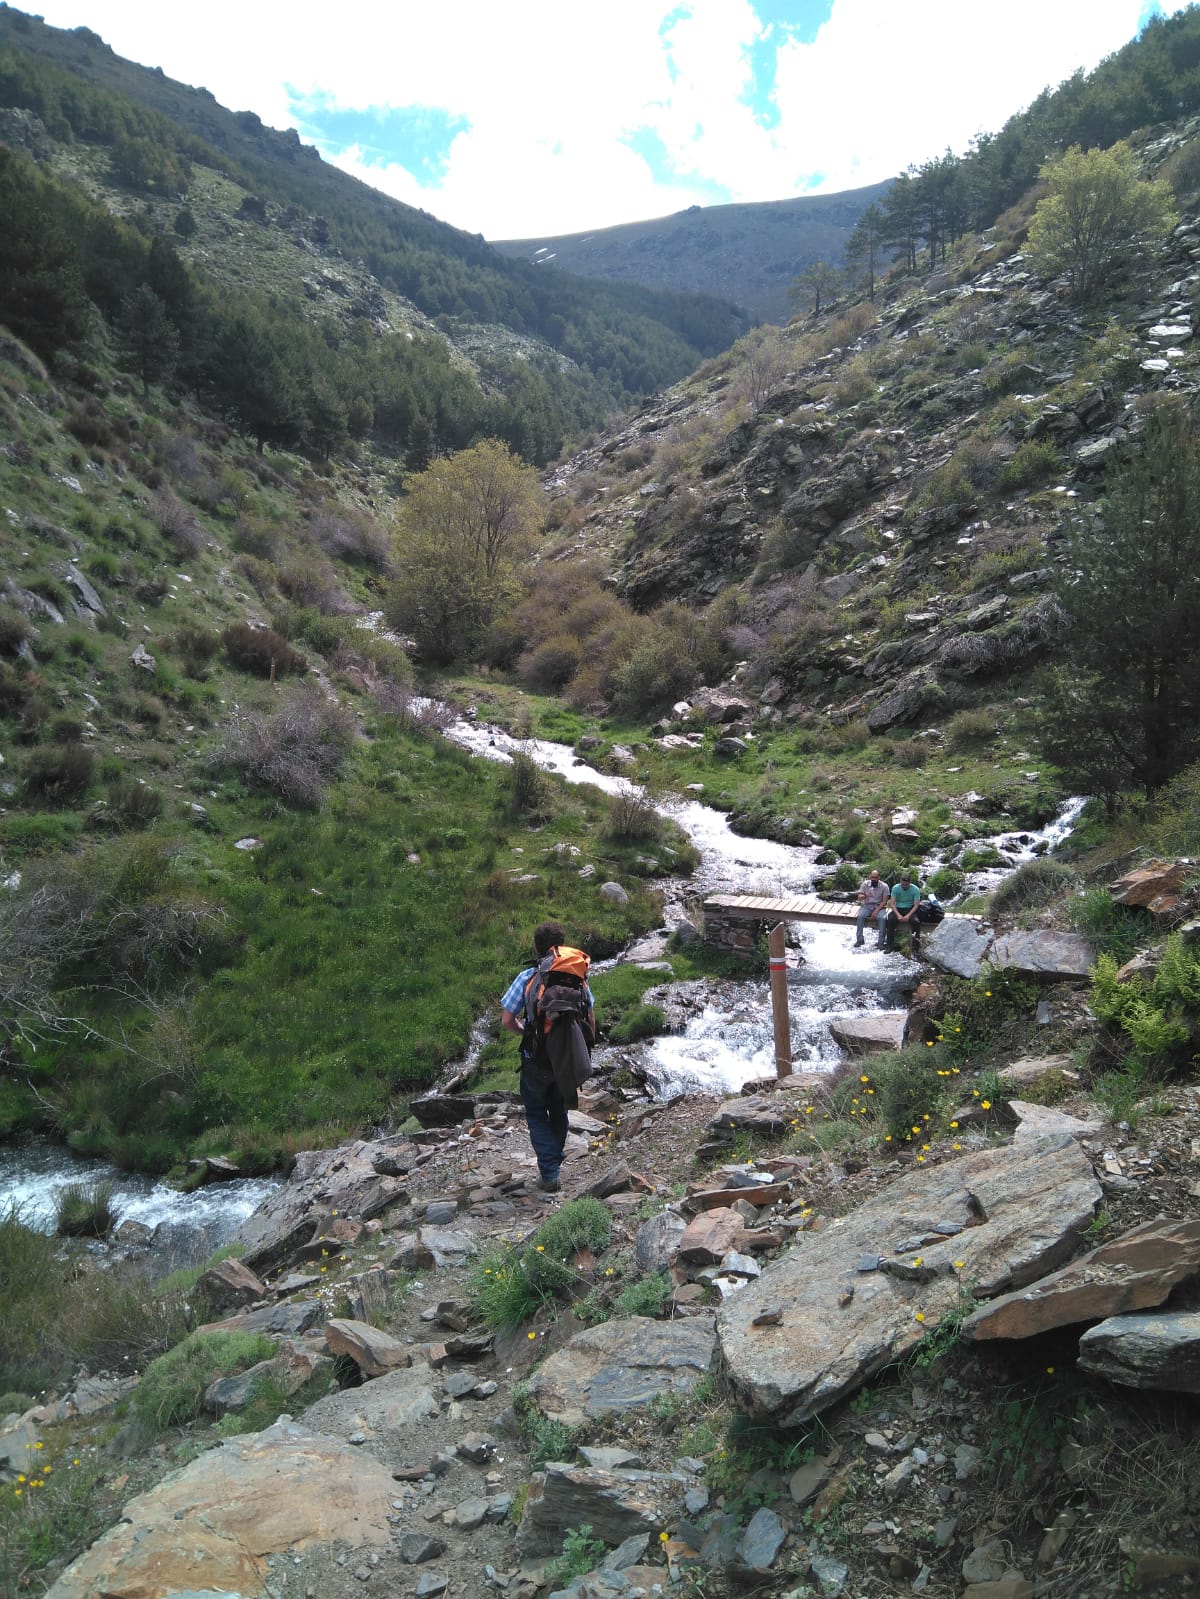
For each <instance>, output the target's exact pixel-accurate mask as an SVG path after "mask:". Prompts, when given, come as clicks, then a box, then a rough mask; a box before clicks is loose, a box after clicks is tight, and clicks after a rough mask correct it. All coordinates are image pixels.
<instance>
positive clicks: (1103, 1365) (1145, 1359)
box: [1079, 1310, 1200, 1394]
mask: <svg viewBox="0 0 1200 1599" xmlns="http://www.w3.org/2000/svg"><path fill="white" fill-rule="evenodd" d="M1079 1364H1080V1367H1081V1368H1082V1370H1084V1371H1092V1372H1095V1373H1096V1375H1097V1376H1098V1377H1107V1378H1108V1380H1109V1381H1110V1382H1117V1383H1120V1384H1122V1386H1123V1387H1126V1388H1155V1389H1165V1390H1166V1391H1167V1392H1169V1393H1176V1394H1200V1310H1163V1311H1159V1312H1158V1313H1157V1314H1152V1315H1146V1316H1113V1317H1110V1319H1109V1320H1108V1321H1102V1322H1100V1324H1099V1325H1098V1326H1096V1327H1089V1328H1088V1330H1087V1332H1085V1333H1084V1335H1083V1337H1082V1338H1081V1339H1080V1340H1079Z"/></svg>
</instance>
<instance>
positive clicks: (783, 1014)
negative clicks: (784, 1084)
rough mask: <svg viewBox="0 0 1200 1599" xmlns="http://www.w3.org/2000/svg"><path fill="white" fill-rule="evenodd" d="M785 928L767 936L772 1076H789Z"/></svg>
mask: <svg viewBox="0 0 1200 1599" xmlns="http://www.w3.org/2000/svg"><path fill="white" fill-rule="evenodd" d="M786 936H787V924H786V923H785V922H776V923H775V926H774V927H772V929H771V931H770V932H769V933H768V934H767V954H768V956H769V957H770V964H771V1015H772V1018H773V1020H774V1023H775V1075H776V1077H790V1076H791V1075H792V1024H791V1019H790V1017H789V1016H788V991H787V945H786V944H785V942H784V940H785V938H786Z"/></svg>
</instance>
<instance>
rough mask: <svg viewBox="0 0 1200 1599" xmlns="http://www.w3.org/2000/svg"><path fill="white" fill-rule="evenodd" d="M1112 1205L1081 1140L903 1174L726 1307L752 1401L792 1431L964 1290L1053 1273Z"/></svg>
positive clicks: (797, 1245)
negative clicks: (1102, 1208) (1104, 1205)
mask: <svg viewBox="0 0 1200 1599" xmlns="http://www.w3.org/2000/svg"><path fill="white" fill-rule="evenodd" d="M1101 1197H1102V1193H1101V1189H1100V1185H1099V1184H1098V1183H1097V1181H1096V1178H1095V1176H1094V1175H1093V1173H1092V1168H1091V1165H1090V1163H1089V1162H1088V1160H1087V1157H1086V1156H1085V1155H1084V1154H1083V1152H1082V1151H1081V1150H1080V1148H1079V1146H1078V1144H1077V1143H1076V1141H1075V1140H1074V1139H1072V1138H1059V1139H1044V1138H1043V1139H1037V1138H1030V1139H1027V1140H1022V1141H1021V1142H1019V1143H1018V1142H1013V1143H1009V1144H1005V1145H1001V1146H1000V1147H998V1148H995V1149H987V1150H981V1151H979V1152H978V1153H976V1154H972V1155H965V1156H963V1157H962V1158H961V1159H960V1160H956V1161H949V1162H946V1163H945V1164H943V1165H938V1166H935V1167H934V1168H933V1169H932V1170H919V1171H912V1172H910V1173H908V1174H906V1175H905V1176H904V1177H901V1178H898V1179H897V1181H896V1182H894V1183H892V1184H890V1185H889V1186H888V1187H887V1188H885V1189H883V1190H882V1191H881V1192H880V1193H878V1194H876V1195H875V1196H874V1197H873V1198H872V1199H870V1200H868V1201H867V1202H866V1204H864V1205H862V1206H860V1207H859V1208H858V1209H857V1210H856V1211H853V1212H851V1214H850V1215H848V1216H845V1217H842V1218H841V1219H839V1220H837V1221H835V1222H833V1223H831V1224H830V1225H829V1226H827V1227H825V1228H824V1229H822V1230H821V1231H818V1232H805V1233H801V1234H800V1235H799V1236H798V1237H797V1238H796V1241H795V1242H794V1243H793V1245H792V1247H791V1249H790V1250H789V1251H788V1253H787V1254H786V1255H784V1256H782V1257H781V1258H780V1259H778V1260H775V1261H772V1262H771V1263H770V1264H769V1265H768V1266H767V1267H766V1268H765V1269H764V1271H763V1274H762V1276H761V1277H759V1278H758V1280H757V1281H756V1282H752V1283H750V1284H749V1285H748V1286H747V1287H745V1288H744V1289H742V1291H741V1292H740V1293H738V1294H735V1295H734V1296H733V1297H732V1298H730V1299H728V1300H727V1301H726V1302H725V1303H724V1304H723V1305H722V1306H721V1309H720V1310H719V1311H718V1313H717V1335H718V1338H719V1340H720V1345H721V1352H722V1354H723V1356H724V1359H725V1364H726V1367H727V1370H728V1373H729V1376H730V1378H731V1380H732V1383H733V1386H734V1388H735V1389H736V1391H737V1393H738V1395H739V1397H740V1399H741V1401H742V1402H743V1404H745V1405H746V1407H747V1408H748V1409H749V1410H750V1411H751V1412H752V1413H753V1414H755V1415H758V1416H764V1417H770V1418H771V1419H772V1420H773V1421H775V1422H776V1423H777V1424H778V1425H780V1426H794V1425H797V1424H799V1423H800V1422H802V1421H804V1420H806V1419H807V1418H808V1417H810V1416H815V1415H817V1414H819V1413H820V1412H821V1411H822V1410H825V1409H827V1408H828V1407H829V1406H830V1405H832V1404H834V1403H836V1401H837V1400H838V1399H840V1398H842V1396H843V1395H845V1394H848V1393H851V1392H853V1390H854V1389H856V1388H857V1387H859V1386H860V1385H861V1384H862V1383H863V1382H865V1381H866V1380H867V1379H868V1378H869V1377H870V1376H871V1375H872V1374H873V1373H874V1372H876V1371H879V1370H880V1369H881V1368H882V1367H883V1366H885V1365H888V1364H890V1363H891V1362H893V1361H895V1360H897V1359H900V1358H902V1357H903V1356H904V1355H906V1354H907V1353H908V1352H909V1351H910V1350H911V1349H913V1348H914V1347H915V1346H916V1345H917V1344H918V1343H919V1342H920V1340H921V1339H922V1338H923V1337H924V1335H925V1333H926V1332H928V1331H929V1329H930V1328H932V1327H934V1326H936V1325H937V1323H938V1321H939V1319H940V1318H941V1316H942V1315H943V1314H944V1313H945V1312H946V1311H947V1310H949V1309H950V1308H951V1307H952V1306H954V1305H957V1303H958V1302H959V1296H960V1293H961V1291H962V1289H963V1288H964V1287H967V1288H970V1289H971V1291H972V1292H974V1293H975V1294H976V1295H977V1296H978V1297H980V1298H991V1297H993V1296H994V1295H997V1294H1001V1293H1007V1292H1009V1291H1010V1290H1012V1289H1016V1288H1021V1287H1024V1286H1025V1285H1026V1284H1028V1283H1031V1282H1035V1281H1037V1280H1038V1279H1039V1278H1040V1277H1043V1276H1045V1275H1046V1273H1047V1272H1050V1271H1054V1270H1056V1269H1057V1268H1058V1267H1059V1266H1061V1265H1063V1264H1064V1263H1065V1262H1066V1261H1067V1260H1069V1259H1070V1257H1071V1256H1072V1255H1073V1254H1074V1253H1075V1251H1076V1250H1077V1249H1078V1247H1079V1242H1080V1238H1081V1236H1082V1234H1083V1232H1084V1230H1085V1229H1086V1228H1087V1226H1088V1224H1089V1223H1090V1222H1091V1220H1092V1217H1093V1215H1094V1213H1095V1210H1096V1207H1097V1206H1098V1204H1099V1203H1100V1200H1101Z"/></svg>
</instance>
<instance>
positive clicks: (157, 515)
mask: <svg viewBox="0 0 1200 1599" xmlns="http://www.w3.org/2000/svg"><path fill="white" fill-rule="evenodd" d="M150 518H151V520H152V521H153V523H154V525H155V527H156V528H157V529H158V531H159V532H160V533H161V534H162V536H163V537H164V538H165V539H166V540H167V543H168V544H169V545H170V546H171V548H172V550H173V551H174V552H175V554H176V555H179V556H184V557H186V556H189V555H199V553H200V551H201V550H202V549H203V548H204V542H205V536H204V529H203V528H202V527H201V526H200V523H199V521H198V520H197V517H196V513H195V511H193V510H192V508H191V506H190V505H185V504H184V503H183V501H182V500H180V499H178V498H176V496H175V495H174V494H173V493H172V492H171V490H170V489H169V488H164V489H160V490H159V491H158V492H157V493H156V494H155V495H154V496H153V498H152V499H151V501H150Z"/></svg>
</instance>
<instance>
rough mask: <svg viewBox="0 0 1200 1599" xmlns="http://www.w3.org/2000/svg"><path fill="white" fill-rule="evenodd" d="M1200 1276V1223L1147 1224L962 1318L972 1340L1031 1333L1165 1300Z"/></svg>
mask: <svg viewBox="0 0 1200 1599" xmlns="http://www.w3.org/2000/svg"><path fill="white" fill-rule="evenodd" d="M1197 1275H1200V1221H1168V1220H1165V1219H1159V1220H1157V1221H1148V1222H1143V1223H1142V1224H1141V1226H1139V1227H1131V1228H1130V1229H1129V1231H1128V1232H1126V1233H1123V1234H1122V1235H1121V1237H1120V1238H1114V1239H1113V1241H1112V1242H1111V1243H1109V1244H1101V1245H1100V1247H1099V1248H1098V1249H1093V1250H1092V1251H1091V1252H1090V1253H1089V1254H1086V1255H1084V1256H1082V1258H1081V1259H1079V1260H1076V1261H1072V1263H1071V1264H1070V1265H1069V1266H1066V1267H1064V1269H1063V1270H1062V1271H1059V1272H1055V1273H1053V1274H1052V1275H1051V1276H1049V1277H1046V1278H1043V1279H1042V1281H1041V1282H1037V1283H1034V1284H1033V1286H1032V1287H1030V1288H1026V1289H1022V1290H1020V1291H1018V1292H1016V1293H1011V1294H1004V1295H1003V1296H1001V1298H999V1299H997V1300H995V1301H994V1302H993V1303H992V1304H990V1305H985V1306H983V1307H982V1308H981V1309H980V1310H977V1311H975V1312H974V1313H973V1314H972V1315H970V1316H968V1317H967V1319H966V1320H965V1321H964V1322H963V1332H964V1333H966V1334H968V1335H969V1336H970V1337H972V1338H976V1339H987V1338H1031V1337H1034V1336H1035V1335H1036V1334H1038V1333H1043V1332H1048V1331H1050V1329H1051V1328H1054V1327H1066V1326H1070V1325H1071V1324H1072V1323H1073V1322H1081V1321H1094V1320H1095V1319H1096V1318H1097V1317H1098V1316H1119V1315H1120V1314H1121V1313H1122V1312H1125V1311H1131V1310H1141V1309H1143V1308H1144V1307H1146V1306H1149V1305H1161V1304H1162V1303H1163V1301H1164V1300H1165V1299H1166V1298H1167V1297H1168V1295H1169V1294H1170V1293H1171V1291H1172V1289H1174V1288H1175V1287H1176V1286H1177V1284H1179V1283H1181V1282H1186V1281H1187V1280H1188V1279H1189V1278H1192V1277H1195V1276H1197Z"/></svg>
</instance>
